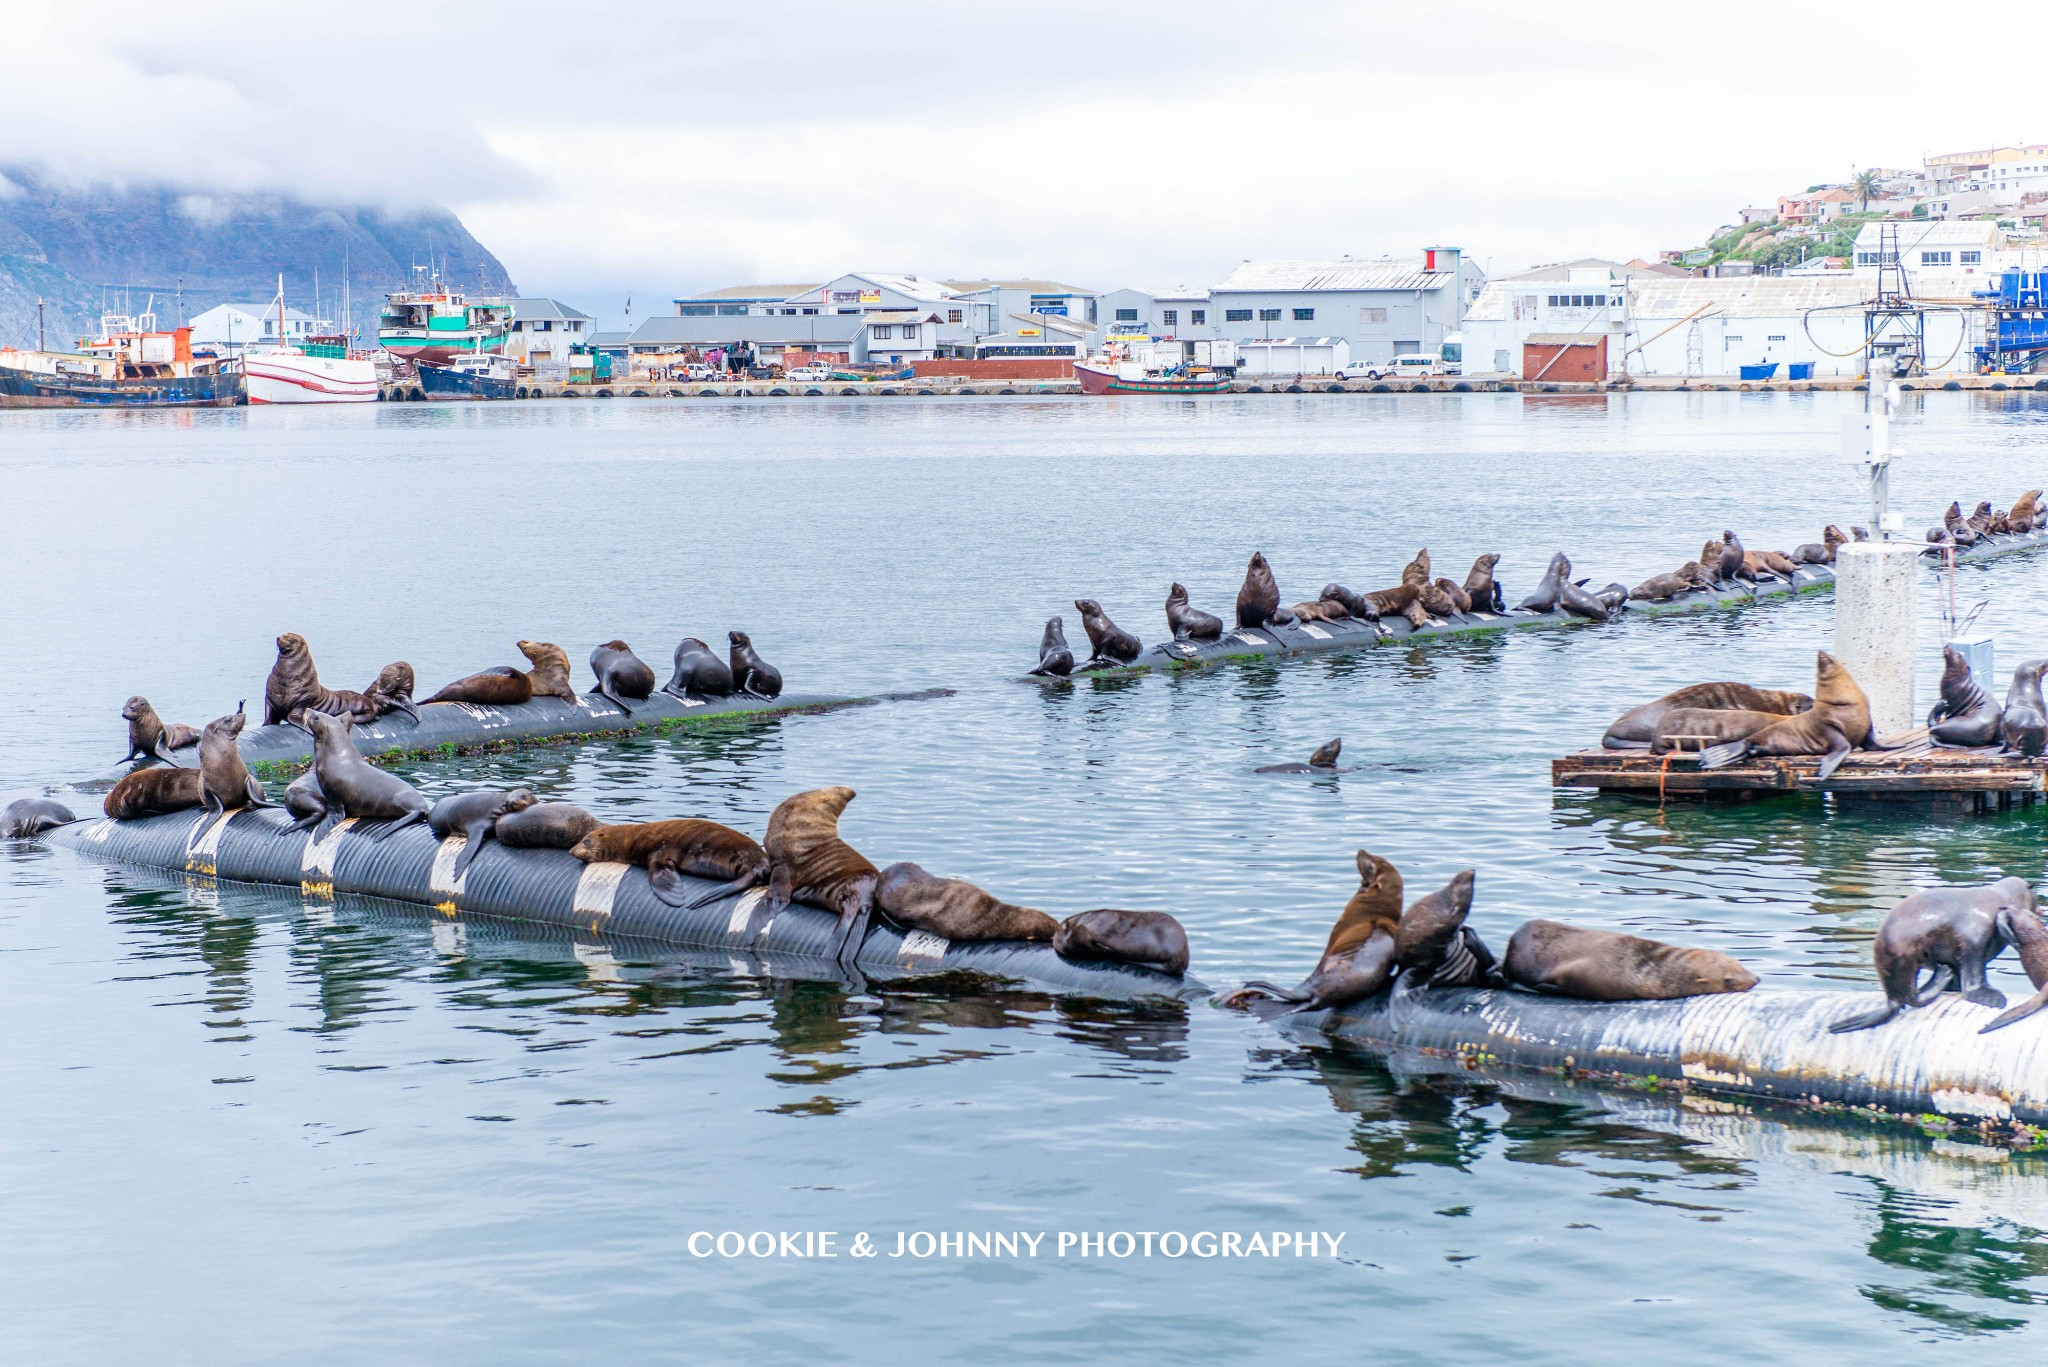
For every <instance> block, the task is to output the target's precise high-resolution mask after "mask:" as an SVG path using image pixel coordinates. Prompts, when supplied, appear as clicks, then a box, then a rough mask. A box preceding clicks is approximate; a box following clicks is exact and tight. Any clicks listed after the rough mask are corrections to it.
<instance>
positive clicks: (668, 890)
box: [647, 866, 690, 907]
mask: <svg viewBox="0 0 2048 1367" xmlns="http://www.w3.org/2000/svg"><path fill="white" fill-rule="evenodd" d="M682 884H683V880H682V876H681V875H680V874H678V873H677V872H676V871H675V870H674V869H671V868H667V867H665V866H664V867H662V868H658V869H649V870H648V871H647V890H648V891H649V892H652V893H653V894H654V896H655V898H656V899H657V900H658V901H660V903H661V904H662V905H663V906H665V907H687V906H689V905H690V902H689V900H688V899H686V898H685V897H684V896H683V887H682Z"/></svg>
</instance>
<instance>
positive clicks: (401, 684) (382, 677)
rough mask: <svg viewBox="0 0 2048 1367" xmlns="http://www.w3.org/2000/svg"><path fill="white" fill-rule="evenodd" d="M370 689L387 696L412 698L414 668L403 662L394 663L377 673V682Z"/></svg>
mask: <svg viewBox="0 0 2048 1367" xmlns="http://www.w3.org/2000/svg"><path fill="white" fill-rule="evenodd" d="M370 689H371V691H372V692H375V693H382V694H385V695H386V696H399V697H411V696H412V689H413V678H412V666H411V665H409V664H407V663H406V662H405V661H403V660H394V661H392V662H391V663H390V664H388V665H385V666H384V667H383V668H382V669H380V670H378V671H377V682H375V683H373V684H371V685H370Z"/></svg>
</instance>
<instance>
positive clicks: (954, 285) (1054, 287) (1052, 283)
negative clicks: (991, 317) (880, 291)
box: [939, 280, 1095, 294]
mask: <svg viewBox="0 0 2048 1367" xmlns="http://www.w3.org/2000/svg"><path fill="white" fill-rule="evenodd" d="M939 283H940V284H941V285H944V286H945V287H946V288H947V289H949V290H958V291H960V292H961V293H962V294H973V293H975V292H976V291H978V290H992V289H996V288H997V287H1001V288H1003V289H1006V290H1029V291H1030V292H1031V293H1033V294H1093V293H1095V291H1094V290H1091V289H1084V288H1082V287H1081V286H1079V285H1062V284H1061V283H1060V282H1059V281H1057V280H941V281H940V282H939Z"/></svg>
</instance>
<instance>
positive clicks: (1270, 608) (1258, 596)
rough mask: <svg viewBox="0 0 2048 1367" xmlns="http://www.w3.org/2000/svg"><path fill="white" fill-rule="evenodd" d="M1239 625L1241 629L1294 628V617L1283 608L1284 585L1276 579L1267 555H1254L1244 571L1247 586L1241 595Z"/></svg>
mask: <svg viewBox="0 0 2048 1367" xmlns="http://www.w3.org/2000/svg"><path fill="white" fill-rule="evenodd" d="M1237 624H1238V625H1239V626H1241V627H1276V626H1281V627H1291V626H1293V625H1294V614H1293V613H1291V612H1286V611H1283V610H1282V609H1281V607H1280V585H1279V584H1278V583H1277V582H1275V581H1274V579H1273V567H1272V566H1271V565H1269V564H1267V563H1266V557H1265V553H1264V552H1262V551H1253V552H1252V558H1251V562H1250V563H1249V564H1247V565H1246V566H1245V569H1244V584H1243V585H1242V586H1241V587H1240V588H1239V589H1238V591H1237Z"/></svg>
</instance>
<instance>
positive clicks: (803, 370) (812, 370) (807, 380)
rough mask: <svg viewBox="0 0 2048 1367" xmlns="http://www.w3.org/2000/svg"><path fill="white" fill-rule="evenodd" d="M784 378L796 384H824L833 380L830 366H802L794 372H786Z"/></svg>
mask: <svg viewBox="0 0 2048 1367" xmlns="http://www.w3.org/2000/svg"><path fill="white" fill-rule="evenodd" d="M782 378H783V379H785V380H789V381H791V382H793V383H795V384H824V383H825V382H826V381H828V380H830V379H831V378H832V370H831V368H830V367H829V366H822V365H800V366H798V367H797V368H796V369H794V370H788V371H784V372H783V375H782Z"/></svg>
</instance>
